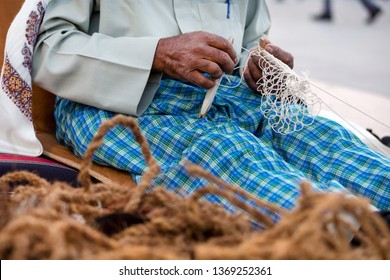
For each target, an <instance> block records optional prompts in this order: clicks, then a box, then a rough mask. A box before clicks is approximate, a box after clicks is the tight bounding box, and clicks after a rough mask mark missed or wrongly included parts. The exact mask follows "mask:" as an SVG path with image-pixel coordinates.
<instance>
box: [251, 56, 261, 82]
mask: <svg viewBox="0 0 390 280" xmlns="http://www.w3.org/2000/svg"><path fill="white" fill-rule="evenodd" d="M248 69H249V72H250V74H251V76H252V78H253V79H254V80H255V81H257V80H259V79H260V78H261V77H262V71H261V69H260V67H259V57H258V56H255V55H252V56H251V58H250V59H249V61H248Z"/></svg>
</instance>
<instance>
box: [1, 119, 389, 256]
mask: <svg viewBox="0 0 390 280" xmlns="http://www.w3.org/2000/svg"><path fill="white" fill-rule="evenodd" d="M116 125H123V126H126V127H128V128H129V129H131V131H132V133H133V134H134V137H135V139H136V141H137V142H138V143H139V145H140V147H141V150H142V153H143V155H144V157H145V160H146V163H147V166H148V169H147V170H145V173H144V175H143V177H142V180H141V182H140V184H139V185H138V186H136V187H129V186H128V185H126V184H125V185H119V184H112V185H106V184H102V183H92V181H91V179H90V175H89V169H90V167H91V163H92V156H93V154H94V152H95V151H96V149H97V148H98V147H100V145H101V144H102V141H103V139H104V135H105V134H106V133H107V132H108V131H109V129H111V128H112V127H114V126H116ZM187 171H188V172H189V174H191V175H192V176H198V177H202V178H205V179H207V180H208V181H209V184H208V185H206V186H205V187H204V188H201V189H199V190H197V191H195V192H194V193H193V194H192V195H190V196H188V197H185V198H181V197H179V196H178V195H176V194H175V193H172V192H169V191H167V190H166V188H164V187H154V188H152V180H153V178H154V177H156V176H157V175H158V174H159V172H160V167H159V166H158V164H157V162H156V160H155V159H154V157H153V156H152V154H151V153H150V150H149V146H148V144H147V141H146V139H145V137H144V136H143V135H142V133H141V131H140V129H139V127H138V125H137V122H136V120H135V119H133V118H131V117H124V116H121V115H118V116H116V117H115V118H113V119H111V120H109V121H107V122H105V123H103V124H102V125H101V127H100V129H99V131H98V133H97V135H96V137H95V138H94V139H93V141H92V142H91V144H90V146H89V148H88V150H87V151H86V153H85V156H84V159H83V165H82V168H81V170H80V174H79V181H80V183H81V186H82V188H73V187H71V186H69V185H67V184H66V183H63V182H53V183H51V182H47V181H46V180H44V179H42V178H39V177H38V176H37V175H35V174H32V173H29V172H25V171H16V172H12V173H9V174H6V175H4V176H2V177H0V258H1V259H168V260H172V259H390V232H389V230H388V228H387V225H386V224H385V222H384V221H383V220H382V219H381V217H379V215H377V214H376V213H374V212H372V210H371V209H370V205H369V202H368V201H367V200H366V199H363V198H350V197H346V196H345V195H342V194H335V193H316V192H314V191H312V189H311V186H310V184H309V183H308V182H302V184H301V186H300V188H301V193H302V194H301V197H300V199H299V201H298V204H297V207H296V208H294V209H293V210H292V211H286V210H283V209H280V208H279V207H276V206H274V205H271V204H269V203H266V202H264V201H262V200H261V198H257V197H254V196H253V195H251V194H249V193H247V192H245V191H244V190H243V189H241V188H240V187H239V186H233V185H230V184H228V183H226V182H224V181H223V180H221V179H219V178H216V177H215V176H213V175H211V174H210V173H209V172H207V171H206V170H203V169H202V168H200V167H198V166H195V165H193V164H188V165H187ZM15 185H16V186H15ZM11 186H12V188H13V192H12V193H10V192H9V190H10V188H11ZM206 194H213V195H217V196H219V197H221V198H222V199H225V200H227V201H230V202H231V203H232V204H234V205H235V206H236V207H237V208H238V209H239V210H240V211H238V212H237V213H234V214H231V213H228V212H227V211H226V210H225V209H223V208H222V207H221V206H220V205H217V204H211V203H209V202H206V201H203V200H201V199H200V198H202V197H203V196H204V195H206ZM239 197H240V198H244V199H246V200H248V201H252V202H253V203H254V205H256V207H252V206H249V205H248V204H246V203H243V202H242V200H241V199H239ZM259 208H262V209H267V211H271V212H274V213H277V214H279V215H280V216H281V220H280V221H279V222H278V223H276V224H274V223H273V222H272V221H271V219H270V218H269V217H268V216H266V215H264V214H263V213H261V212H260V211H259V210H257V209H259ZM251 220H252V221H256V222H258V223H259V224H260V225H262V226H263V228H262V229H257V228H254V227H252V224H251Z"/></svg>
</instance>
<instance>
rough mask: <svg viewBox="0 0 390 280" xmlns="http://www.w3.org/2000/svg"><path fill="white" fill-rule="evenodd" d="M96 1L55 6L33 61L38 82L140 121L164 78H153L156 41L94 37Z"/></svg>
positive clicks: (47, 14)
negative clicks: (139, 116)
mask: <svg viewBox="0 0 390 280" xmlns="http://www.w3.org/2000/svg"><path fill="white" fill-rule="evenodd" d="M94 2H95V1H93V0H72V1H51V2H50V3H49V4H48V6H47V9H46V12H45V16H44V18H43V22H42V24H41V29H40V32H39V36H38V40H37V44H36V47H35V51H34V60H33V71H32V76H33V81H34V83H36V84H38V85H39V86H41V87H42V88H44V89H46V90H48V91H50V92H52V93H54V94H56V95H58V96H61V97H64V98H67V99H70V100H73V101H76V102H79V103H83V104H86V105H90V106H94V107H97V108H101V109H105V110H109V111H114V112H118V113H124V114H130V115H135V116H138V115H140V114H142V112H143V111H144V110H145V109H146V108H147V107H148V106H149V104H150V102H151V100H152V99H153V96H154V92H155V91H156V90H157V88H158V86H159V82H160V78H161V74H153V73H151V67H152V63H153V58H154V53H155V50H156V47H157V43H158V40H159V39H160V38H157V37H138V38H133V37H110V36H107V35H104V34H102V33H98V32H93V30H92V29H93V28H95V27H94V25H93V21H92V20H91V19H93V15H94V13H98V12H99V11H98V10H97V9H98V8H97V7H96V6H94Z"/></svg>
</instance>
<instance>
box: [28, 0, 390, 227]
mask: <svg viewBox="0 0 390 280" xmlns="http://www.w3.org/2000/svg"><path fill="white" fill-rule="evenodd" d="M269 28H270V17H269V12H268V9H267V6H266V3H265V1H262V0H240V1H238V0H237V1H222V0H198V1H190V0H165V1H161V0H151V1H131V0H118V1H112V0H100V1H99V0H95V1H93V0H69V1H56V0H52V1H51V2H50V3H49V4H48V6H47V10H46V14H45V17H44V19H43V22H42V25H41V30H40V35H39V37H38V42H37V45H36V50H35V53H34V65H33V78H34V80H35V82H36V83H38V84H39V85H40V86H42V87H43V88H45V89H47V90H49V91H51V92H53V93H55V94H56V95H58V96H60V97H61V98H58V99H57V102H56V112H55V116H56V120H57V137H58V139H59V141H61V142H62V143H63V144H64V145H66V146H67V147H69V148H70V149H72V150H73V151H74V153H75V154H77V155H78V156H82V155H83V153H84V151H85V149H86V148H87V145H88V143H89V142H90V141H91V139H92V137H93V136H94V135H95V133H96V131H97V128H98V126H99V125H100V124H101V123H102V122H103V121H105V120H107V119H109V118H111V117H112V116H114V115H115V114H116V113H124V114H130V115H134V116H137V117H138V122H139V124H140V127H141V130H142V131H143V133H144V134H145V136H146V138H147V139H148V141H149V144H150V147H151V151H152V153H153V155H154V156H155V157H156V159H157V161H158V163H159V164H160V165H161V167H162V174H161V175H160V176H158V177H157V178H156V179H155V181H154V185H163V186H165V187H166V188H167V189H169V190H172V191H175V192H177V193H179V194H180V195H182V196H185V195H187V194H189V193H192V192H193V191H194V190H195V189H197V188H200V187H202V186H204V185H205V182H204V181H203V180H201V179H199V178H192V177H191V176H189V175H188V174H187V173H186V172H185V170H184V168H183V165H184V164H185V162H187V161H190V162H193V163H195V164H198V165H200V166H202V167H203V168H205V169H207V170H209V171H210V172H212V173H213V174H214V175H216V176H218V177H220V178H222V179H223V180H226V181H228V182H230V183H233V184H236V185H239V186H241V187H242V188H244V189H245V190H247V191H248V192H250V193H253V194H255V195H257V196H259V197H261V198H262V199H264V200H267V201H270V202H272V203H275V204H277V205H279V206H281V207H283V208H286V209H291V208H292V207H293V206H294V205H295V203H296V199H297V197H298V196H299V187H298V184H299V183H300V182H301V181H302V180H310V181H312V182H313V187H314V189H315V190H317V191H340V192H345V193H351V194H355V195H364V196H367V197H369V198H370V199H371V201H372V203H373V204H374V205H375V206H377V207H378V208H380V209H388V208H390V189H389V187H390V161H389V160H388V159H386V158H385V157H383V156H381V155H380V154H377V153H375V152H373V151H371V150H370V149H368V148H367V147H366V146H365V145H364V144H362V143H361V142H360V141H359V140H358V139H357V138H356V137H355V136H354V135H352V134H350V133H349V132H348V131H346V130H345V129H344V128H342V127H341V126H339V125H337V124H336V123H334V122H332V121H329V120H327V119H323V118H317V119H316V121H315V122H314V123H313V124H312V125H310V126H307V127H305V129H303V130H301V131H298V132H295V133H291V134H288V135H280V134H277V133H275V132H274V131H273V130H272V129H271V127H270V126H269V124H268V123H267V120H266V119H265V118H264V117H263V115H262V113H261V112H260V110H259V108H260V105H261V98H260V96H261V91H258V85H257V84H256V82H257V81H258V80H259V79H260V77H261V76H262V73H261V71H260V69H259V67H258V63H259V61H258V60H259V58H258V57H257V56H256V55H253V56H249V57H248V55H249V54H248V51H245V50H249V49H252V48H256V47H257V45H258V42H259V38H260V37H261V36H264V35H267V33H268V31H269ZM229 37H233V39H234V43H233V44H230V43H229V41H228V38H229ZM242 47H243V48H242ZM266 49H267V50H268V51H269V52H270V53H271V54H273V55H274V56H276V57H277V58H279V59H280V60H282V61H283V62H284V63H286V64H288V65H289V66H290V67H292V66H293V58H292V56H291V55H290V54H289V53H288V52H285V51H284V50H282V49H281V48H279V47H277V46H275V45H273V44H271V43H269V42H268V44H267V46H266ZM237 64H238V66H237ZM231 72H234V74H235V75H230V76H229V81H230V82H231V84H234V85H236V86H235V87H234V88H232V87H231V86H226V84H227V83H229V81H228V79H223V80H222V85H221V86H220V88H219V90H218V93H217V95H216V97H215V100H214V102H213V104H212V106H211V108H210V111H209V112H208V113H207V115H206V118H201V119H199V118H198V114H199V110H200V107H201V104H202V101H203V99H204V96H205V92H206V90H207V89H210V88H211V87H213V86H214V85H215V80H216V79H218V78H220V77H221V76H222V75H223V74H224V73H231ZM240 73H241V75H242V76H243V77H244V80H245V83H244V82H242V83H240V77H239V76H238V75H239V74H240ZM231 84H230V85H231ZM259 88H261V87H259ZM95 161H96V162H99V163H102V164H108V165H112V166H115V167H117V168H121V169H125V170H128V171H129V172H130V173H131V174H132V175H133V177H134V179H135V180H136V181H139V180H140V177H141V175H142V173H143V172H144V170H145V168H146V164H145V162H144V160H143V157H142V155H141V152H140V150H139V147H138V145H137V144H136V143H135V141H134V139H133V136H132V135H131V133H130V132H129V131H128V130H127V129H125V128H121V127H117V128H115V129H113V130H112V131H111V132H110V133H109V134H108V135H107V136H106V140H105V143H104V144H103V146H102V147H101V148H100V149H99V150H98V151H97V153H96V155H95ZM206 199H208V200H209V201H214V202H218V203H221V204H222V205H223V206H224V207H225V208H226V209H228V210H231V211H234V210H235V209H234V206H232V205H231V204H229V203H228V202H226V201H224V200H221V199H220V198H218V197H215V196H211V195H210V196H207V197H206ZM273 218H274V220H277V219H278V217H277V216H273Z"/></svg>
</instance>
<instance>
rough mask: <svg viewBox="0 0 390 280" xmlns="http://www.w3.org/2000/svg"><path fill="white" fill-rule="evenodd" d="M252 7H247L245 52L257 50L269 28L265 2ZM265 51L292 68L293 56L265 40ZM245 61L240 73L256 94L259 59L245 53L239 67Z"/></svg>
mask: <svg viewBox="0 0 390 280" xmlns="http://www.w3.org/2000/svg"><path fill="white" fill-rule="evenodd" d="M253 2H255V1H253ZM253 5H255V6H256V7H252V8H251V7H250V6H248V7H249V8H250V10H248V13H249V15H248V20H247V23H248V25H247V26H246V29H245V36H244V43H243V45H244V47H245V48H246V49H247V50H255V49H257V48H258V45H259V40H260V38H261V37H263V36H264V35H268V31H269V29H270V26H271V20H270V15H269V11H268V8H267V5H266V4H265V1H256V4H253ZM253 11H255V12H254V14H252V15H251V12H252V13H253ZM265 38H266V36H265ZM265 50H266V51H268V52H269V53H270V54H272V55H274V56H275V57H276V58H278V59H280V60H281V61H283V62H284V63H286V64H287V65H288V66H289V67H290V68H293V67H294V58H293V56H292V55H291V54H290V53H288V52H286V51H284V50H283V49H281V48H280V47H278V46H276V45H274V44H272V43H271V42H270V41H268V40H267V39H265ZM247 60H248V62H247V63H248V64H247V68H246V69H245V72H244V73H242V75H243V76H244V79H245V81H246V83H247V85H248V87H249V88H250V89H252V90H253V91H255V92H258V90H257V84H256V82H257V81H258V80H259V79H260V78H261V77H262V72H261V70H260V68H259V66H258V65H259V57H258V56H256V55H252V56H250V57H249V58H248V53H247V52H245V54H243V55H241V65H245V63H246V61H247Z"/></svg>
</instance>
